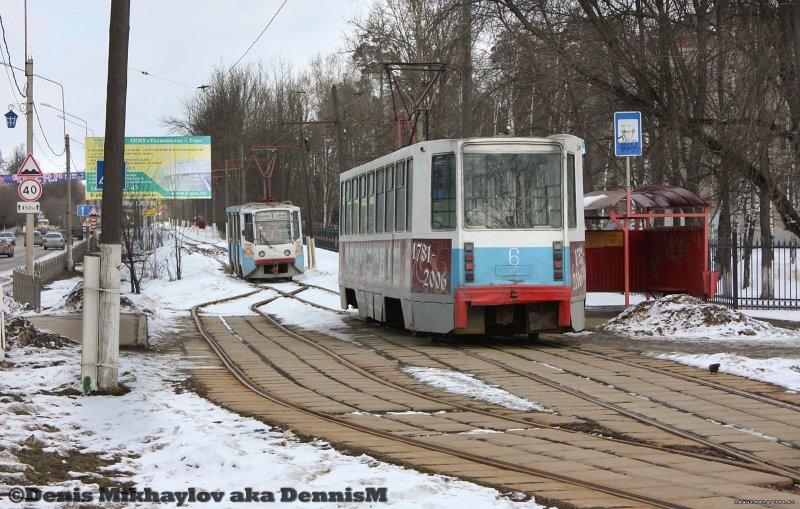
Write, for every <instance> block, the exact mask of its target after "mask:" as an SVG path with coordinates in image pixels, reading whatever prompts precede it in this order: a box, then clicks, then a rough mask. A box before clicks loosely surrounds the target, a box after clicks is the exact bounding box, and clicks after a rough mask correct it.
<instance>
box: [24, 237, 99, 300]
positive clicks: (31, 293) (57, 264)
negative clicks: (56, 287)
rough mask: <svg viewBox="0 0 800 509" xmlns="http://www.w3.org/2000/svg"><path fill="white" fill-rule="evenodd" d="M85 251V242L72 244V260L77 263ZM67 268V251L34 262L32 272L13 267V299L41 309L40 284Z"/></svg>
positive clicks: (50, 279) (81, 259)
mask: <svg viewBox="0 0 800 509" xmlns="http://www.w3.org/2000/svg"><path fill="white" fill-rule="evenodd" d="M85 253H86V242H79V243H78V244H75V245H73V246H72V262H73V263H74V264H77V263H78V262H81V261H83V255H84V254H85ZM66 270H67V252H66V251H64V252H63V253H61V254H60V255H58V256H54V257H52V258H48V259H46V260H42V261H40V262H36V263H34V265H33V274H28V273H27V272H25V269H24V268H23V267H18V268H16V269H14V273H13V274H12V287H13V292H14V300H16V301H17V302H22V303H25V304H28V305H29V306H31V307H32V308H34V309H35V310H36V312H39V311H41V309H42V286H43V285H44V284H45V283H48V282H50V281H52V280H53V279H55V277H56V276H58V275H59V274H61V273H63V272H64V271H66Z"/></svg>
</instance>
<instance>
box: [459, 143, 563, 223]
mask: <svg viewBox="0 0 800 509" xmlns="http://www.w3.org/2000/svg"><path fill="white" fill-rule="evenodd" d="M463 164H464V169H463V171H464V215H465V225H466V227H467V228H488V229H507V228H534V227H550V228H560V227H561V222H562V212H561V210H562V209H561V207H562V198H561V154H560V153H544V154H543V153H537V154H530V153H529V154H481V153H465V154H464V163H463Z"/></svg>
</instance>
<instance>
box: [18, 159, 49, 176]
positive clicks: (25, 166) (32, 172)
mask: <svg viewBox="0 0 800 509" xmlns="http://www.w3.org/2000/svg"><path fill="white" fill-rule="evenodd" d="M43 176H44V175H43V174H42V170H40V169H39V163H37V162H36V159H34V158H33V154H28V157H26V158H25V162H24V163H22V166H20V167H19V171H17V177H18V178H33V177H43Z"/></svg>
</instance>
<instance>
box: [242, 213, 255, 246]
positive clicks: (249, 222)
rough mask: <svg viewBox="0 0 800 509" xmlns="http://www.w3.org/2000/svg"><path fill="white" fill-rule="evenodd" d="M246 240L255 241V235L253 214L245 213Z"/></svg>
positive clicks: (244, 233)
mask: <svg viewBox="0 0 800 509" xmlns="http://www.w3.org/2000/svg"><path fill="white" fill-rule="evenodd" d="M242 234H243V235H244V240H246V241H247V242H253V241H254V240H255V237H254V236H253V214H245V215H244V232H243V233H242Z"/></svg>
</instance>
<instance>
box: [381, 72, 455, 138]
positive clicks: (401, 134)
mask: <svg viewBox="0 0 800 509" xmlns="http://www.w3.org/2000/svg"><path fill="white" fill-rule="evenodd" d="M383 67H384V69H385V70H386V74H387V75H388V78H389V86H390V88H391V91H392V109H393V110H394V122H395V124H396V126H397V147H395V148H401V147H405V146H408V145H412V144H414V143H416V142H417V141H420V140H418V139H417V136H416V132H417V125H418V124H419V119H420V117H421V116H422V115H423V114H424V116H425V125H424V131H423V138H422V139H424V140H427V139H428V135H429V132H430V113H431V110H432V109H433V103H434V102H435V101H436V93H437V86H438V84H439V82H440V80H441V77H442V73H444V69H445V64H443V63H441V62H385V63H383ZM412 71H414V72H422V73H424V76H425V78H426V79H427V83H425V85H424V87H423V90H422V93H421V94H420V95H419V96H418V97H416V98H411V97H409V95H408V93H407V92H406V91H407V90H408V89H409V85H408V83H407V82H408V79H407V78H406V79H405V81H402V79H403V75H404V74H406V73H409V72H412ZM401 81H402V82H401ZM404 138H405V139H404Z"/></svg>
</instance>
